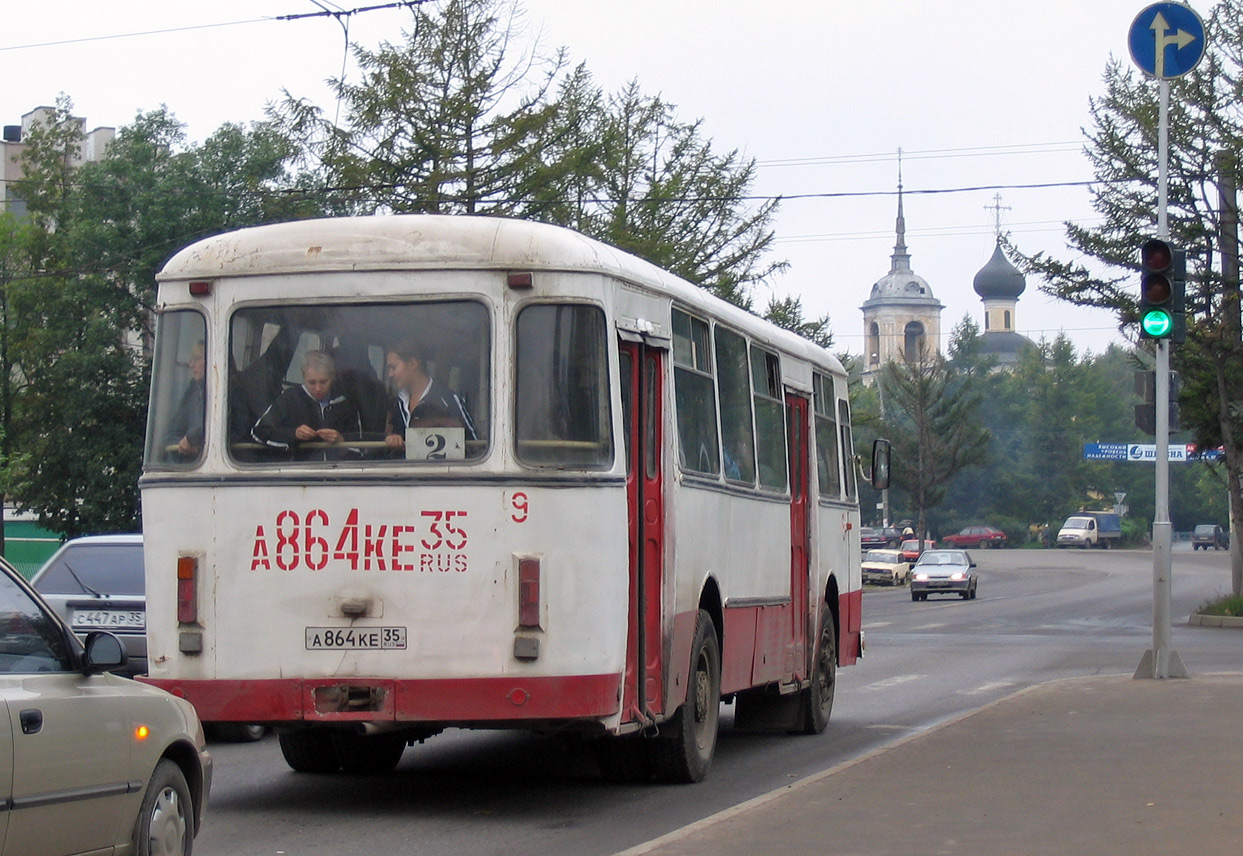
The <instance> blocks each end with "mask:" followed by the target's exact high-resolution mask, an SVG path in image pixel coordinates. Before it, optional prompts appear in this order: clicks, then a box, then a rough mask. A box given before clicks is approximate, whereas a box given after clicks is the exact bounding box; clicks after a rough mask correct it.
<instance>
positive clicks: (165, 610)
mask: <svg viewBox="0 0 1243 856" xmlns="http://www.w3.org/2000/svg"><path fill="white" fill-rule="evenodd" d="M304 373H305V374H304ZM317 384H318V385H319V386H318V387H317V386H316V385H317ZM151 385H152V392H151V408H150V419H149V428H148V440H147V446H146V465H145V471H144V475H143V477H142V481H141V488H142V505H143V532H144V536H145V539H146V562H147V614H148V627H147V635H148V646H149V648H148V654H149V661H150V675H149V678H148V680H149V681H150V682H151V683H153V684H155V685H157V686H160V687H163V688H164V689H167V690H169V691H170V692H173V693H174V694H177V695H180V696H184V697H185V698H187V699H189V700H191V701H192V702H193V703H194V705H195V707H196V708H197V709H198V712H199V716H200V717H201V718H202V719H203V720H204V721H207V722H244V723H262V724H268V725H271V726H272V727H274V728H275V729H276V730H277V732H278V734H279V737H280V745H281V749H282V751H283V753H284V756H285V759H286V760H287V762H288V763H289V764H290V766H291V767H293V768H294V769H295V770H300V771H308V772H332V771H336V770H340V769H344V770H346V771H347V772H384V771H387V770H390V769H392V768H393V767H394V766H395V765H396V764H397V762H398V761H399V759H400V757H401V755H402V752H403V751H404V749H405V747H406V746H407V745H408V744H410V743H412V742H415V741H418V740H422V739H424V738H426V737H428V736H430V735H432V734H435V733H437V732H439V731H441V730H443V729H445V728H449V727H460V728H528V729H547V730H566V731H574V732H579V733H581V734H583V735H586V736H587V737H591V738H598V739H594V740H593V741H592V744H593V745H594V746H595V747H596V748H597V749H598V750H599V752H598V757H599V758H600V763H601V767H602V769H603V771H604V772H605V774H606V775H610V776H617V777H626V778H635V779H646V778H656V779H658V780H663V781H698V780H699V779H701V778H702V777H703V776H704V774H705V773H706V772H707V770H708V767H709V765H710V764H711V760H712V755H713V750H714V747H715V742H716V733H717V720H718V713H719V709H720V704H719V702H720V701H722V700H725V701H733V702H734V703H735V704H736V705H737V708H736V713H735V719H736V722H737V724H738V725H739V726H742V727H759V726H767V727H776V728H781V729H786V730H790V731H802V732H807V733H817V732H820V731H822V730H823V729H824V727H825V724H826V721H827V719H828V717H829V712H830V709H831V706H832V702H833V691H834V682H835V675H836V667H837V665H838V664H849V663H853V662H855V660H856V658H857V657H859V656H860V655H861V654H862V649H863V634H862V632H861V630H860V607H861V593H862V583H861V576H860V568H859V563H860V544H859V507H858V496H857V489H856V486H857V483H856V474H855V458H854V455H853V453H852V441H851V428H850V413H849V405H848V396H847V388H846V374H845V372H844V371H843V369H842V366H841V364H840V363H839V362H838V361H837V360H836V359H835V358H834V357H833V356H831V355H830V354H829V353H827V352H826V351H824V350H823V349H821V348H819V347H817V346H815V345H813V344H811V343H809V342H807V341H806V340H804V339H802V338H799V337H798V336H795V335H794V334H792V333H789V332H787V331H784V330H781V329H779V328H777V327H775V326H773V325H772V324H769V323H767V322H765V321H763V320H761V319H759V318H756V317H755V316H753V315H751V314H749V313H747V312H745V311H743V310H741V309H739V308H737V307H735V306H732V305H729V304H727V303H725V302H723V301H721V300H718V299H716V298H714V297H712V296H710V295H709V294H708V293H707V292H705V291H703V290H702V289H699V288H696V287H694V286H692V285H691V284H689V283H687V282H685V281H682V280H679V279H677V278H676V277H674V276H672V275H670V274H668V273H666V272H663V271H661V270H659V269H657V268H656V267H653V266H652V265H649V264H647V263H645V262H643V261H641V260H639V259H637V258H634V257H632V256H630V255H627V254H626V253H623V252H621V251H619V250H616V249H614V248H611V247H608V246H605V245H603V244H601V243H599V242H596V241H594V240H591V239H589V238H586V237H584V236H582V235H580V234H577V233H575V232H572V231H569V230H566V229H562V228H559V227H555V226H549V225H544V224H538V223H532V222H524V221H516V220H506V219H500V218H480V217H442V216H430V215H405V216H390V217H361V218H348V219H325V220H309V221H302V222H293V223H284V224H278V225H270V226H261V227H257V228H251V229H243V230H241V231H237V232H233V233H230V234H224V235H220V236H217V237H214V238H210V239H207V240H204V241H200V242H198V243H196V244H194V245H192V246H190V247H187V248H186V249H184V250H182V251H181V252H179V253H178V254H177V255H175V256H174V257H173V258H172V259H171V260H170V261H169V262H168V264H167V265H166V266H165V267H164V269H163V271H162V272H161V273H160V275H159V292H158V322H157V333H156V347H155V360H154V365H153V370H152V381H151ZM325 388H326V389H327V390H328V392H327V394H322V395H321V393H322V392H323V390H324V389H325ZM398 399H408V400H404V401H403V402H402V403H400V404H399V403H398ZM295 423H296V424H295ZM887 472H888V447H887V445H886V444H885V443H884V441H878V444H877V446H876V448H874V450H873V455H872V469H871V474H872V476H871V477H873V480H874V481H875V482H877V483H878V484H879V483H881V482H882V481H883V480H884V479H886V478H887Z"/></svg>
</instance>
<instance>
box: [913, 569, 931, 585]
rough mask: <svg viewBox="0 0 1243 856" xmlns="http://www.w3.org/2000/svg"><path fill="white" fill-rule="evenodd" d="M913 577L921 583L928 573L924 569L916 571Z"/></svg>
mask: <svg viewBox="0 0 1243 856" xmlns="http://www.w3.org/2000/svg"><path fill="white" fill-rule="evenodd" d="M915 579H917V580H919V581H920V582H921V583H922V582H924V581H926V580H927V579H928V573H927V572H926V571H916V573H915Z"/></svg>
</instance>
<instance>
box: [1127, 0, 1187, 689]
mask: <svg viewBox="0 0 1243 856" xmlns="http://www.w3.org/2000/svg"><path fill="white" fill-rule="evenodd" d="M1129 43H1130V48H1131V58H1132V59H1133V60H1134V61H1135V64H1136V65H1138V66H1139V67H1140V69H1142V70H1143V71H1144V72H1146V73H1147V74H1149V75H1151V76H1152V77H1155V78H1157V79H1158V81H1159V85H1160V105H1159V107H1160V112H1159V117H1158V123H1159V124H1158V128H1157V236H1158V237H1159V238H1160V239H1162V240H1168V239H1169V237H1170V226H1169V216H1168V207H1169V206H1168V202H1169V199H1168V196H1169V112H1170V78H1172V77H1181V76H1182V75H1184V74H1186V73H1187V72H1189V71H1191V70H1192V69H1193V68H1195V66H1196V64H1197V63H1199V61H1200V58H1201V57H1202V56H1203V55H1204V22H1203V21H1201V20H1200V16H1199V15H1197V14H1196V13H1195V12H1194V11H1193V10H1192V9H1191V7H1189V6H1186V5H1184V4H1181V3H1154V4H1153V5H1151V6H1149V7H1147V8H1145V9H1144V10H1143V11H1142V12H1140V13H1139V14H1138V15H1136V16H1135V20H1134V21H1133V22H1132V23H1131V30H1130V34H1129ZM1156 348H1157V365H1156V373H1155V386H1156V389H1155V398H1156V402H1155V403H1156V423H1157V424H1156V429H1157V436H1156V447H1157V448H1156V452H1157V459H1156V461H1155V464H1156V468H1157V470H1156V509H1155V511H1154V513H1153V521H1152V647H1151V648H1150V649H1148V650H1147V651H1145V652H1144V656H1143V658H1142V659H1141V660H1140V663H1139V668H1138V669H1136V671H1135V677H1137V678H1185V677H1187V669H1186V667H1185V666H1184V665H1183V661H1182V658H1181V657H1179V656H1178V652H1177V651H1175V650H1174V649H1173V643H1172V641H1171V631H1170V627H1171V624H1170V599H1171V597H1170V592H1171V583H1170V579H1171V570H1172V567H1173V563H1172V561H1171V555H1170V552H1171V549H1172V547H1173V540H1174V539H1173V535H1174V531H1173V525H1172V524H1171V523H1170V460H1169V445H1170V341H1169V339H1158V340H1157V344H1156Z"/></svg>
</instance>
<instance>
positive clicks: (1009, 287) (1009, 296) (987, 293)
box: [974, 241, 1027, 300]
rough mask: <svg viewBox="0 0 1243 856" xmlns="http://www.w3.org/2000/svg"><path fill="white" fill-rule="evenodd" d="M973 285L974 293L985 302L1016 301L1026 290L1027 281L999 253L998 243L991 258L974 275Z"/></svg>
mask: <svg viewBox="0 0 1243 856" xmlns="http://www.w3.org/2000/svg"><path fill="white" fill-rule="evenodd" d="M974 285H975V293H976V294H978V295H980V297H982V298H984V299H985V300H988V299H990V298H995V299H999V300H1017V299H1018V297H1019V295H1020V294H1022V293H1023V291H1024V290H1025V289H1026V288H1027V279H1026V278H1025V277H1024V276H1023V274H1022V273H1020V272H1019V269H1018V268H1016V267H1015V266H1014V265H1012V264H1010V260H1009V259H1007V258H1006V254H1005V253H1003V252H1002V251H1001V242H1000V241H998V242H997V249H995V250H993V257H992V258H991V259H989V260H988V263H987V264H986V265H984V267H982V268H980V272H979V273H977V274H976V275H975V280H974Z"/></svg>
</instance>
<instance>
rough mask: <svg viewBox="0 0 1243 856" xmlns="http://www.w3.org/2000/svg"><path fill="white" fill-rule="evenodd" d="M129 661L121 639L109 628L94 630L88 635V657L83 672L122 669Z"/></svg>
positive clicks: (85, 659) (91, 672) (95, 672)
mask: <svg viewBox="0 0 1243 856" xmlns="http://www.w3.org/2000/svg"><path fill="white" fill-rule="evenodd" d="M128 663H129V654H127V653H126V652H125V646H124V645H123V644H121V640H120V639H118V638H117V637H116V636H114V635H113V634H111V633H109V632H108V631H107V630H92V631H91V632H90V633H88V634H87V636H86V657H85V658H84V660H83V665H82V674H84V675H98V674H100V673H102V672H111V671H113V670H115V669H120V668H122V667H124V666H125V665H127V664H128Z"/></svg>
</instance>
